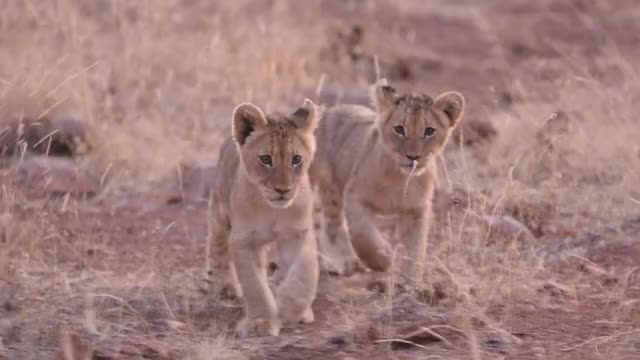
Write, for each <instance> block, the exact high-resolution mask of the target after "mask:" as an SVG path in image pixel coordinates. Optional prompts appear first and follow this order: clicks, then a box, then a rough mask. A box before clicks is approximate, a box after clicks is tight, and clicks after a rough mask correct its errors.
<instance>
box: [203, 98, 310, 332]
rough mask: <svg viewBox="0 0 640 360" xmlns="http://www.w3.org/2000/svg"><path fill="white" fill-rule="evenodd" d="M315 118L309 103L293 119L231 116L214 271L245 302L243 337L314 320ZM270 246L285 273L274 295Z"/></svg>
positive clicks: (244, 112) (256, 112) (252, 110)
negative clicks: (312, 178) (312, 173)
mask: <svg viewBox="0 0 640 360" xmlns="http://www.w3.org/2000/svg"><path fill="white" fill-rule="evenodd" d="M316 114H317V111H316V106H315V104H313V103H312V102H311V101H310V100H305V102H304V104H303V105H302V107H300V108H299V109H297V110H296V111H295V112H294V113H293V114H291V115H290V116H283V115H270V116H267V115H265V114H264V113H263V112H262V110H260V109H259V108H258V107H256V106H255V105H252V104H248V103H245V104H241V105H239V106H237V107H236V108H235V109H234V111H233V138H232V139H229V140H227V141H226V142H225V143H224V144H223V145H222V148H221V150H220V156H219V160H218V168H217V169H218V174H219V175H218V176H217V178H216V181H215V184H214V188H213V200H214V201H213V204H214V207H215V208H214V216H213V219H212V229H213V242H214V243H213V246H214V249H213V258H214V270H215V271H216V273H217V274H218V275H220V274H221V275H223V277H227V278H228V279H229V281H231V282H232V285H233V286H234V288H235V290H236V295H238V297H242V298H243V301H244V311H245V317H244V319H242V320H241V321H240V323H239V324H238V326H237V328H236V333H237V334H238V335H239V336H241V337H248V336H266V335H272V336H277V335H278V334H279V332H280V329H281V326H282V323H297V322H304V323H309V322H312V321H313V320H314V315H313V311H312V309H311V303H312V302H313V300H314V299H315V296H316V291H317V285H318V276H319V268H318V258H317V251H316V240H315V236H314V232H313V221H312V212H313V193H312V191H311V188H310V184H309V177H308V169H309V165H310V164H311V161H312V159H313V157H314V153H315V148H316V141H315V136H314V131H315V129H316V124H317V120H318V119H317V115H316ZM270 244H273V245H274V246H275V250H276V252H277V256H278V259H279V263H278V267H279V271H280V270H282V271H283V272H282V273H281V278H282V280H281V281H280V283H279V284H278V286H277V288H276V289H275V294H274V293H272V291H271V289H270V288H269V283H268V281H267V248H268V245H270ZM274 295H275V296H274Z"/></svg>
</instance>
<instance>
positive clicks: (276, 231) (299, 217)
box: [230, 191, 313, 245]
mask: <svg viewBox="0 0 640 360" xmlns="http://www.w3.org/2000/svg"><path fill="white" fill-rule="evenodd" d="M242 195H247V194H246V193H245V194H237V193H236V192H235V191H234V192H233V193H232V194H231V201H230V213H231V217H230V218H231V237H232V238H235V239H251V242H252V243H253V244H255V245H258V244H259V245H265V244H268V243H271V242H275V241H278V240H279V239H288V238H292V237H303V235H304V234H306V233H307V232H308V231H311V230H312V225H313V222H312V219H311V215H312V211H313V203H312V201H313V199H312V194H311V193H308V194H307V191H302V192H301V193H300V194H298V196H297V197H296V200H295V201H294V202H293V204H291V206H289V207H286V208H273V207H271V206H269V205H268V204H266V203H264V202H263V201H247V199H250V198H251V196H250V197H249V198H247V197H245V196H242Z"/></svg>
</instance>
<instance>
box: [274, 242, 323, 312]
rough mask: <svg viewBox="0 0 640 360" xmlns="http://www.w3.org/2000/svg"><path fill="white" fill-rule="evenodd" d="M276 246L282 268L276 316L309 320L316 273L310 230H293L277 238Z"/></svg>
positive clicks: (313, 245)
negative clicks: (286, 236) (286, 235)
mask: <svg viewBox="0 0 640 360" xmlns="http://www.w3.org/2000/svg"><path fill="white" fill-rule="evenodd" d="M277 249H278V258H279V259H280V260H281V262H280V263H281V265H282V270H283V273H282V276H283V279H282V282H281V283H280V284H279V285H278V287H277V289H276V300H277V303H278V311H279V314H280V318H281V319H282V321H283V322H285V323H289V324H295V323H298V322H301V323H305V324H306V323H311V322H313V321H314V314H313V310H312V309H311V304H312V303H313V301H314V300H315V297H316V293H317V290H318V278H319V276H320V267H319V265H318V254H317V244H316V239H315V234H314V232H313V231H312V230H311V229H308V230H306V231H302V232H300V231H296V232H295V233H293V234H289V235H288V238H285V239H282V240H280V241H278V243H277Z"/></svg>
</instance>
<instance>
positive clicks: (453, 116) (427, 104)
mask: <svg viewBox="0 0 640 360" xmlns="http://www.w3.org/2000/svg"><path fill="white" fill-rule="evenodd" d="M372 100H373V103H374V105H375V107H376V110H377V112H378V114H379V119H380V123H379V127H380V131H381V133H382V142H383V144H384V146H385V148H386V149H387V150H388V151H389V152H390V153H391V154H392V156H393V158H394V159H395V160H396V162H397V164H398V168H399V170H401V171H402V172H404V173H405V174H413V175H420V174H422V173H423V172H424V170H425V168H426V166H427V164H428V162H429V160H430V159H431V158H432V157H433V156H434V155H436V154H438V153H439V152H440V151H442V149H443V148H444V146H445V145H446V143H447V140H448V138H449V134H450V133H451V131H452V130H453V128H454V127H455V126H456V125H457V124H458V122H459V120H460V118H461V117H462V113H463V111H464V106H465V101H464V98H463V97H462V95H461V94H460V93H457V92H453V91H452V92H446V93H444V94H442V95H440V96H438V98H436V99H435V100H433V99H431V97H429V96H427V95H424V94H421V93H414V92H412V93H407V94H398V93H397V92H396V90H395V89H394V88H393V87H391V86H389V85H387V84H386V81H383V82H382V83H381V84H378V85H375V86H374V87H373V88H372ZM414 165H415V170H414V169H413V167H414Z"/></svg>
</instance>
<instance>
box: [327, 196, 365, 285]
mask: <svg viewBox="0 0 640 360" xmlns="http://www.w3.org/2000/svg"><path fill="white" fill-rule="evenodd" d="M320 200H321V202H320V203H321V208H322V215H323V216H324V218H325V220H326V232H325V235H326V236H321V237H319V238H318V247H319V249H318V250H319V253H320V269H321V270H322V271H323V272H326V273H328V274H331V275H343V276H350V275H352V274H353V273H354V272H355V271H357V270H358V269H359V268H360V266H359V263H358V259H357V258H356V255H355V253H354V251H353V249H352V247H351V241H350V240H349V233H348V231H347V227H346V224H345V215H344V204H343V197H342V193H341V192H340V190H338V189H333V188H331V187H330V186H328V185H326V184H325V185H323V186H322V187H321V191H320Z"/></svg>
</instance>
